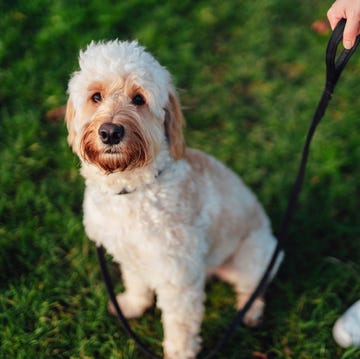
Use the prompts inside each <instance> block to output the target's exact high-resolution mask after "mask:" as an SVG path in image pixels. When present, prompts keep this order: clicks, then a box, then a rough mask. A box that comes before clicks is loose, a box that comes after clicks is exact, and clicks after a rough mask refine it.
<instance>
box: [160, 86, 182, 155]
mask: <svg viewBox="0 0 360 359" xmlns="http://www.w3.org/2000/svg"><path fill="white" fill-rule="evenodd" d="M184 126H185V120H184V117H183V114H182V111H181V108H180V103H179V100H178V99H177V96H176V94H175V93H169V99H168V104H167V106H166V108H165V131H166V136H167V139H168V142H169V148H170V153H171V155H172V157H173V158H174V160H180V159H181V158H183V156H184V152H185V139H184V135H183V131H182V130H183V127H184Z"/></svg>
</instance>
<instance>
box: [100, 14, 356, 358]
mask: <svg viewBox="0 0 360 359" xmlns="http://www.w3.org/2000/svg"><path fill="white" fill-rule="evenodd" d="M345 24H346V20H345V19H342V20H341V21H340V22H339V23H338V25H337V26H336V28H335V29H334V31H333V33H332V34H331V37H330V39H329V42H328V45H327V49H326V83H325V88H324V90H323V93H322V96H321V99H320V101H319V104H318V107H317V109H316V111H315V114H314V117H313V120H312V122H311V125H310V128H309V130H308V134H307V137H306V141H305V145H304V148H303V152H302V157H301V161H300V166H299V169H298V172H297V176H296V180H295V182H294V185H293V189H292V192H291V195H290V198H289V202H288V206H287V208H286V211H285V215H284V219H283V222H282V225H281V227H280V228H281V230H280V232H279V235H278V236H277V238H278V242H277V245H276V248H275V250H274V253H273V255H272V257H271V260H270V262H269V264H268V267H267V268H266V271H265V273H264V275H263V277H262V279H261V280H260V282H259V284H258V286H257V288H256V289H255V291H254V292H253V294H252V295H251V297H250V298H249V300H248V302H247V303H246V304H245V305H244V307H243V308H242V309H241V310H240V311H238V313H237V315H236V316H235V318H234V319H233V321H232V322H231V324H230V326H229V327H228V329H227V331H226V333H225V335H224V337H223V338H222V339H221V340H220V341H219V342H218V344H217V346H216V347H215V349H213V350H212V351H211V352H210V353H209V354H208V355H206V356H205V359H210V358H213V357H215V356H216V355H218V354H219V352H220V349H221V348H222V347H223V346H224V345H225V344H226V343H227V341H228V340H229V339H230V337H231V336H232V334H233V332H234V331H235V328H236V327H237V326H238V325H239V324H240V323H241V324H242V323H243V319H244V316H245V314H246V313H247V311H248V310H249V309H250V308H251V306H252V304H253V303H254V301H255V299H256V298H257V297H258V296H259V295H262V294H264V292H265V291H266V287H267V284H268V280H269V276H270V273H271V271H272V269H273V267H274V265H275V263H276V260H277V259H278V256H279V254H280V252H281V251H282V249H283V247H284V243H285V241H286V239H287V236H288V229H289V226H290V223H291V220H292V218H293V215H294V212H295V209H296V206H297V202H298V197H299V194H300V191H301V188H302V185H303V182H304V177H305V171H306V164H307V160H308V156H309V152H310V144H311V141H312V138H313V136H314V133H315V130H316V128H317V126H318V125H319V123H320V121H321V119H322V117H323V116H324V113H325V110H326V108H327V105H328V103H329V101H330V99H331V97H332V94H333V92H334V89H335V86H336V83H337V81H338V79H339V77H340V75H341V72H342V70H343V69H344V67H345V65H346V64H347V62H348V61H349V59H350V57H351V56H352V54H353V53H354V52H355V50H356V48H357V46H358V44H359V42H360V36H358V37H357V38H356V42H355V45H354V47H353V48H352V49H351V50H346V49H344V50H343V51H342V52H341V53H340V54H339V56H338V57H336V55H337V49H338V46H339V43H340V42H341V40H342V37H343V32H344V27H345ZM96 248H97V254H98V258H99V263H100V268H101V272H102V275H103V278H104V282H105V284H106V287H107V290H108V294H109V297H110V300H111V302H112V304H113V305H114V308H115V310H116V313H117V316H118V318H119V320H120V322H121V324H122V326H123V328H124V330H125V332H126V333H127V334H128V335H129V337H130V338H132V339H133V340H134V341H135V343H136V344H137V345H138V347H139V348H140V349H141V351H142V352H143V354H145V355H146V356H147V357H149V358H153V359H154V358H156V359H161V357H160V356H158V355H156V354H154V353H153V352H152V351H150V350H149V349H148V348H147V347H146V345H144V344H143V343H142V341H141V340H140V339H139V337H138V336H137V335H136V334H135V333H134V332H133V330H132V329H131V327H130V325H129V323H128V321H127V319H126V318H125V317H124V315H123V313H122V311H121V309H120V306H119V304H118V302H117V300H116V295H115V292H114V287H113V284H112V281H111V278H110V275H109V272H108V269H107V266H106V260H105V254H104V249H103V247H102V246H97V247H96Z"/></svg>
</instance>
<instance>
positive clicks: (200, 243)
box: [66, 40, 281, 359]
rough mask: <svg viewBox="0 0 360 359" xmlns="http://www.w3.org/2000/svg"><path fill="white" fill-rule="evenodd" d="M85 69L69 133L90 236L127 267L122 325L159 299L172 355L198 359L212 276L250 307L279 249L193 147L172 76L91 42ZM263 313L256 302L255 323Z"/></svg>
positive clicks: (148, 61)
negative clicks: (81, 181)
mask: <svg viewBox="0 0 360 359" xmlns="http://www.w3.org/2000/svg"><path fill="white" fill-rule="evenodd" d="M79 62H80V71H78V72H75V73H74V74H73V76H72V78H71V80H70V82H69V90H68V92H69V99H68V104H67V112H66V123H67V127H68V130H69V136H68V141H69V144H70V146H71V147H72V149H73V150H74V152H75V153H76V154H77V155H78V156H79V158H80V160H81V174H82V176H83V177H84V178H85V181H86V190H85V198H84V225H85V229H86V233H87V235H88V236H89V238H90V239H91V240H93V241H95V242H96V243H97V244H102V245H104V247H105V248H106V249H107V251H108V253H110V254H111V255H112V256H113V257H114V259H115V261H116V262H118V263H119V264H120V265H121V271H122V275H123V279H124V282H125V286H126V291H125V292H124V293H122V294H119V295H118V297H117V299H118V301H119V303H120V306H121V308H122V310H123V312H124V314H125V316H127V317H128V318H133V317H138V316H141V315H142V314H143V313H144V311H145V310H146V309H147V308H149V307H150V306H151V305H152V304H153V302H154V294H156V296H157V305H158V307H159V308H160V309H161V311H162V323H163V326H164V352H165V357H166V358H171V359H188V358H195V356H196V354H197V352H198V351H199V349H200V337H199V331H200V325H201V320H202V317H203V312H204V285H205V279H206V277H207V276H208V275H212V274H214V275H217V276H218V277H219V278H221V279H223V280H225V281H227V282H229V283H231V284H232V285H233V286H234V288H235V290H236V293H237V307H238V308H241V307H242V306H243V305H244V303H245V302H246V300H247V299H248V297H249V295H250V294H251V293H252V291H253V289H254V288H255V287H256V285H257V283H258V281H259V279H260V277H261V276H262V274H263V272H264V270H265V267H266V265H267V263H268V261H269V259H270V257H271V254H272V251H273V249H274V247H275V244H276V239H275V238H274V237H273V235H272V232H271V227H270V224H269V220H268V218H267V216H266V214H265V212H264V210H263V208H262V207H261V205H260V204H259V202H258V201H257V199H256V198H255V196H254V195H253V194H252V193H251V192H250V190H249V189H248V188H247V187H246V186H245V185H244V184H243V183H242V182H241V180H240V179H239V178H238V177H237V176H236V175H235V174H234V173H233V172H231V171H230V170H229V169H227V168H226V167H225V166H224V165H222V164H221V163H220V162H218V161H217V160H215V159H214V158H212V157H210V156H207V155H205V154H204V153H202V152H200V151H196V150H192V149H189V148H186V147H185V141H184V138H183V134H182V127H183V125H184V119H183V116H182V112H181V109H180V106H179V102H178V100H177V95H176V92H175V89H174V86H173V84H172V81H171V77H170V75H169V73H168V71H167V70H166V69H165V68H164V67H162V66H161V65H160V64H159V63H158V62H157V61H156V60H155V59H154V58H153V57H152V56H151V55H150V54H149V53H147V52H146V51H145V50H144V48H143V47H141V46H139V45H138V43H137V42H120V41H117V40H116V41H110V42H107V43H91V44H90V45H89V46H88V47H87V49H86V50H85V51H84V52H81V53H80V59H79ZM280 261H281V259H280V260H279V261H278V263H277V266H278V265H279V263H280ZM277 266H276V267H277ZM276 269H277V268H275V270H274V271H273V273H272V275H274V274H275V272H276ZM263 307H264V302H263V300H262V299H257V300H256V302H255V303H254V305H253V307H252V308H251V310H250V311H249V312H248V313H247V316H246V318H245V321H246V323H247V324H249V325H254V324H257V322H258V321H259V319H260V317H261V315H262V312H263Z"/></svg>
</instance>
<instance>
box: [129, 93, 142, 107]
mask: <svg viewBox="0 0 360 359" xmlns="http://www.w3.org/2000/svg"><path fill="white" fill-rule="evenodd" d="M131 102H132V103H133V104H134V105H136V106H141V105H144V104H145V99H144V97H143V96H141V95H140V94H136V95H135V96H134V97H133V98H132V100H131Z"/></svg>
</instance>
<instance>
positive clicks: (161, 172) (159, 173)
mask: <svg viewBox="0 0 360 359" xmlns="http://www.w3.org/2000/svg"><path fill="white" fill-rule="evenodd" d="M165 169H166V168H164V169H162V170H159V171H158V172H157V174H156V175H155V179H157V178H159V177H160V176H161V175H162V174H163V173H164V171H165ZM136 190H137V188H135V189H134V190H132V191H128V190H127V189H126V188H123V189H122V190H121V191H120V192H118V193H117V195H119V196H120V195H124V194H131V193H134V192H136Z"/></svg>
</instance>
